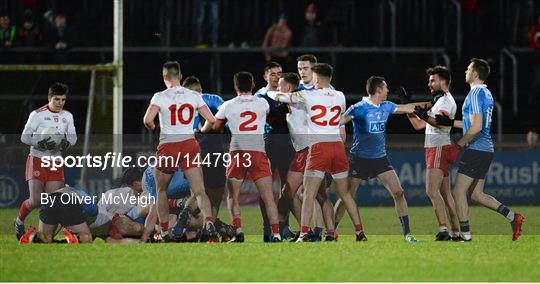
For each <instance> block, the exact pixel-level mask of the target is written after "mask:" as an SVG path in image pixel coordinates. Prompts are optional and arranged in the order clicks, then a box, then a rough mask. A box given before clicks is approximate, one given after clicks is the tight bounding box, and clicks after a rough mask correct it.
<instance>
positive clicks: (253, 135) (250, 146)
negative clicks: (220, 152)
mask: <svg viewBox="0 0 540 284" xmlns="http://www.w3.org/2000/svg"><path fill="white" fill-rule="evenodd" d="M269 111H270V106H269V105H268V102H267V101H266V100H265V99H263V98H259V97H255V96H252V95H242V96H237V97H235V98H233V99H231V100H228V101H226V102H225V103H223V105H221V107H220V108H219V110H218V112H217V114H216V119H220V120H227V126H228V127H229V130H230V131H231V133H232V138H231V146H230V149H229V150H230V151H240V150H244V151H259V152H263V153H264V152H265V148H264V137H263V134H264V126H265V124H266V115H267V114H268V112H269Z"/></svg>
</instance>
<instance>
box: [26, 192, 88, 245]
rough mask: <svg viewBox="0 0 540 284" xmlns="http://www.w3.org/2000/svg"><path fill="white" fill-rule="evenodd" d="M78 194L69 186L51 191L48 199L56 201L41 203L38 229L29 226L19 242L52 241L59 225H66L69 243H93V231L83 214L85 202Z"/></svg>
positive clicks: (66, 235)
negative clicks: (83, 202) (82, 201)
mask: <svg viewBox="0 0 540 284" xmlns="http://www.w3.org/2000/svg"><path fill="white" fill-rule="evenodd" d="M76 196H78V194H77V193H75V192H74V191H72V190H71V189H70V188H68V187H62V188H60V189H57V190H55V191H54V192H52V193H50V194H49V195H48V199H49V200H54V202H52V204H42V205H41V209H40V212H39V227H38V229H37V230H36V228H34V227H30V228H28V231H27V232H26V233H25V234H24V235H22V236H21V238H20V240H19V243H20V244H29V243H47V244H48V243H52V242H53V237H54V235H55V234H56V232H57V230H58V226H62V227H64V229H63V233H64V236H65V238H66V240H67V242H68V243H69V244H75V243H91V242H92V233H91V232H90V228H88V225H87V224H86V220H85V218H84V216H83V204H82V203H81V202H80V200H78V199H77V198H76ZM73 233H76V234H77V235H78V237H77V236H75V235H74V234H73Z"/></svg>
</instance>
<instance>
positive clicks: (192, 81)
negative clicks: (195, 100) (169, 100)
mask: <svg viewBox="0 0 540 284" xmlns="http://www.w3.org/2000/svg"><path fill="white" fill-rule="evenodd" d="M193 85H199V86H200V85H201V81H200V80H199V78H197V77H195V76H189V77H187V78H186V79H184V82H182V86H183V87H186V88H187V87H191V86H193Z"/></svg>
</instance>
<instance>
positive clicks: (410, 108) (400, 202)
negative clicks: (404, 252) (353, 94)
mask: <svg viewBox="0 0 540 284" xmlns="http://www.w3.org/2000/svg"><path fill="white" fill-rule="evenodd" d="M366 91H367V93H368V95H369V97H364V98H363V100H362V101H360V102H358V103H356V104H354V105H352V106H350V107H349V109H347V112H345V115H344V117H343V119H342V121H341V124H346V123H348V122H350V121H351V120H352V122H353V127H354V141H353V144H352V147H351V150H350V154H349V163H350V170H349V192H350V193H349V194H350V195H352V196H355V195H356V190H357V188H358V185H360V181H361V180H368V179H370V178H375V177H376V178H377V179H378V180H379V181H380V182H381V183H382V184H383V185H384V187H385V188H386V189H387V190H388V191H389V192H390V194H391V195H392V197H393V198H394V202H395V206H396V212H397V214H398V217H399V221H400V222H401V226H402V227H403V235H404V238H405V240H406V241H407V242H410V243H416V242H417V240H416V239H415V238H414V236H412V235H411V234H410V229H409V216H408V213H407V200H406V199H405V192H404V191H403V188H402V187H401V184H400V182H399V178H398V177H397V175H396V172H395V171H394V169H393V168H392V166H391V165H390V162H389V161H388V157H387V156H386V141H385V140H386V137H385V132H386V123H387V121H388V118H389V117H390V115H392V114H405V113H413V112H414V104H406V105H397V104H394V103H392V102H389V101H386V98H387V96H388V86H387V85H386V82H385V80H384V78H382V77H377V76H372V77H370V78H369V79H368V80H367V84H366ZM338 202H339V203H342V202H341V201H338ZM340 206H343V205H341V204H337V203H336V208H337V210H339V207H340ZM337 210H336V211H337ZM339 219H340V218H339V214H338V213H336V221H337V222H339V221H340V220H339ZM360 229H361V228H360Z"/></svg>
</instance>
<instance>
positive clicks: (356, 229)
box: [354, 224, 364, 235]
mask: <svg viewBox="0 0 540 284" xmlns="http://www.w3.org/2000/svg"><path fill="white" fill-rule="evenodd" d="M354 230H355V232H356V234H357V235H359V234H360V233H362V231H363V230H364V228H363V227H362V224H357V225H354Z"/></svg>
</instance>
